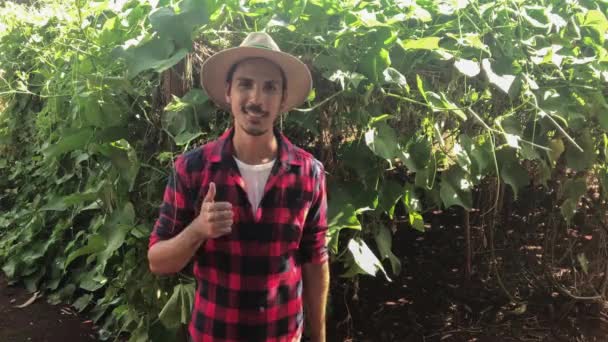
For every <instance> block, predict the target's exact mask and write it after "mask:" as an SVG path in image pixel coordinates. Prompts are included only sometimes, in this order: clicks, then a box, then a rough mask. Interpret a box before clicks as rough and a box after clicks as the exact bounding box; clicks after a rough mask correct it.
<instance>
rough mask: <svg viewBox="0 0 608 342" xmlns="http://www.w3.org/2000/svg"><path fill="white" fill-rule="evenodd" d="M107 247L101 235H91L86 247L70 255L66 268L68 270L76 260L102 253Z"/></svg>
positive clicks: (66, 261)
mask: <svg viewBox="0 0 608 342" xmlns="http://www.w3.org/2000/svg"><path fill="white" fill-rule="evenodd" d="M105 247H106V242H105V239H104V238H103V237H102V236H101V235H99V234H93V235H89V237H88V239H87V244H86V246H83V247H81V248H79V249H77V250H75V251H74V252H72V253H70V254H69V255H68V258H67V259H66V260H65V265H64V268H67V267H68V266H69V265H70V264H71V263H72V261H74V260H75V259H76V258H78V257H80V256H83V255H89V254H95V253H99V252H102V251H103V250H104V249H105Z"/></svg>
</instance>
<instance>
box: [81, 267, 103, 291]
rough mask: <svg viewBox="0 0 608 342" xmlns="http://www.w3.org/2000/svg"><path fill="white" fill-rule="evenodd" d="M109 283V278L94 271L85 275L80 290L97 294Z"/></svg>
mask: <svg viewBox="0 0 608 342" xmlns="http://www.w3.org/2000/svg"><path fill="white" fill-rule="evenodd" d="M107 282H108V278H106V277H104V276H103V275H102V274H98V273H97V270H92V271H91V272H88V273H85V274H83V276H82V280H81V281H80V288H82V289H84V290H87V291H90V292H95V291H97V290H99V289H100V288H102V287H103V286H104V285H105V284H107Z"/></svg>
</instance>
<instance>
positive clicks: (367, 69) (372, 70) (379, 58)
mask: <svg viewBox="0 0 608 342" xmlns="http://www.w3.org/2000/svg"><path fill="white" fill-rule="evenodd" d="M390 65H391V60H390V56H389V53H388V51H387V50H386V49H384V48H381V49H373V50H370V51H369V52H368V53H367V54H366V55H364V56H363V57H362V58H361V62H360V63H359V68H360V70H361V73H362V74H363V75H365V76H367V78H368V79H370V80H371V81H373V82H378V80H379V79H381V78H380V76H382V79H383V75H382V73H383V71H384V70H385V69H386V68H388V67H389V66H390Z"/></svg>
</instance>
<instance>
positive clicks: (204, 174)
mask: <svg viewBox="0 0 608 342" xmlns="http://www.w3.org/2000/svg"><path fill="white" fill-rule="evenodd" d="M233 134H234V131H233V130H232V129H231V130H228V131H227V132H226V133H224V134H223V135H222V136H221V137H220V138H219V139H218V140H215V141H213V142H210V143H208V144H206V145H204V146H201V147H199V148H196V149H194V150H192V151H190V152H187V153H185V154H183V155H181V156H179V157H178V158H177V159H176V161H175V170H174V173H173V176H172V177H170V179H169V182H168V185H167V188H166V190H165V195H164V200H163V204H162V205H161V207H160V216H159V218H158V220H157V221H156V224H155V226H154V231H153V232H152V235H151V237H150V246H152V245H154V244H155V243H156V242H158V241H160V240H166V239H170V238H172V237H174V236H175V235H177V234H178V233H179V232H180V231H181V230H182V229H184V227H186V226H187V225H188V224H190V222H192V220H193V219H194V218H195V217H196V216H197V215H198V214H199V211H200V207H201V202H202V200H203V198H204V197H205V194H206V193H207V189H208V186H209V183H210V182H214V183H215V184H216V196H215V200H216V201H218V202H220V201H226V202H230V203H231V204H232V208H233V211H234V225H233V227H232V232H231V233H230V234H228V235H225V236H222V237H220V238H217V239H210V240H207V241H206V242H205V243H204V244H202V245H201V247H200V249H199V250H198V252H197V253H196V254H195V256H194V258H195V263H194V275H195V277H196V279H197V283H198V286H197V290H196V296H195V302H194V309H193V313H192V319H191V322H190V329H189V330H190V335H191V337H192V339H193V340H194V341H197V342H202V341H214V342H217V341H256V342H257V341H273V342H274V341H276V342H279V341H289V342H291V341H298V340H299V337H300V336H301V333H302V326H303V311H302V277H301V272H302V270H301V267H302V264H304V263H322V262H325V261H326V260H327V247H326V240H325V234H326V232H327V216H326V211H327V198H326V192H325V175H324V169H323V165H322V164H321V162H319V161H318V160H316V159H315V158H314V157H313V156H312V155H311V154H309V153H307V152H305V151H304V150H302V149H300V148H297V147H296V146H294V145H293V144H291V143H290V142H289V141H288V140H287V138H285V137H284V136H283V135H282V134H280V133H278V132H276V136H277V139H278V141H279V153H278V157H277V161H276V162H275V164H274V167H273V168H272V171H271V173H270V176H269V177H268V182H267V184H266V188H265V190H264V196H263V198H262V201H261V203H260V206H259V208H258V210H257V212H256V213H255V214H254V213H253V212H252V207H251V204H250V203H249V200H248V197H247V194H246V192H245V190H244V184H243V178H241V176H240V173H239V170H238V167H237V165H236V163H235V160H234V157H233V154H234V153H233V152H234V148H233V145H232V136H233Z"/></svg>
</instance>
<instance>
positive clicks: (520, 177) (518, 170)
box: [496, 148, 530, 200]
mask: <svg viewBox="0 0 608 342" xmlns="http://www.w3.org/2000/svg"><path fill="white" fill-rule="evenodd" d="M496 159H497V160H498V166H499V168H500V178H502V180H503V181H504V182H505V183H506V184H508V185H509V186H511V189H512V190H513V195H514V197H515V199H516V200H517V195H518V193H519V190H520V189H522V188H524V187H525V186H527V185H528V184H529V183H530V176H529V175H528V172H527V171H526V169H524V167H523V166H521V165H520V163H519V160H518V159H517V156H516V154H515V151H514V150H513V149H510V148H503V149H501V150H500V151H497V152H496Z"/></svg>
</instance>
